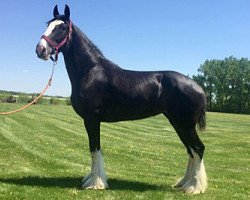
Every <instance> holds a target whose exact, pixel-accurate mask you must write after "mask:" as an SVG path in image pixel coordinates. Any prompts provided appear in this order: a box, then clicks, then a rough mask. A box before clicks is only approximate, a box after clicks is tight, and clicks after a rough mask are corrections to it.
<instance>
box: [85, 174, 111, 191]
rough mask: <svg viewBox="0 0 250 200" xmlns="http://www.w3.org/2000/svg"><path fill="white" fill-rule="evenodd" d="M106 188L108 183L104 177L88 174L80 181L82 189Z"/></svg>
mask: <svg viewBox="0 0 250 200" xmlns="http://www.w3.org/2000/svg"><path fill="white" fill-rule="evenodd" d="M106 188H108V183H107V181H106V179H105V178H104V177H100V176H94V175H93V174H89V175H87V176H85V177H84V178H83V180H82V189H95V190H104V189H106Z"/></svg>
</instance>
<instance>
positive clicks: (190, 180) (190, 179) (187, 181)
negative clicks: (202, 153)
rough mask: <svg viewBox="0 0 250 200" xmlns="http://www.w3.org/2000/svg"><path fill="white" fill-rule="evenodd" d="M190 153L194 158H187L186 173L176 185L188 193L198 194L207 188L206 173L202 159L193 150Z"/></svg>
mask: <svg viewBox="0 0 250 200" xmlns="http://www.w3.org/2000/svg"><path fill="white" fill-rule="evenodd" d="M192 154H193V156H194V158H192V157H190V158H189V161H188V166H187V171H186V174H185V176H184V177H183V178H182V179H181V180H180V181H179V182H177V183H176V187H179V188H180V189H181V190H183V191H184V192H186V193H188V194H200V193H203V192H205V190H206V189H207V174H206V170H205V165H204V161H203V159H200V157H199V155H198V154H197V153H196V152H195V151H193V150H192Z"/></svg>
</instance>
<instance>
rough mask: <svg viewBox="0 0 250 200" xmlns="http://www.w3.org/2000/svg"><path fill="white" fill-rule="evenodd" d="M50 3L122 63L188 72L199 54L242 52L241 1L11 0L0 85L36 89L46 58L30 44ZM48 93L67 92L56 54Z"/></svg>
mask: <svg viewBox="0 0 250 200" xmlns="http://www.w3.org/2000/svg"><path fill="white" fill-rule="evenodd" d="M56 4H57V5H58V7H59V12H60V13H63V10H64V5H65V4H68V5H69V7H70V10H71V20H72V21H73V23H74V24H75V25H77V26H78V27H79V28H80V29H81V30H82V31H83V32H84V33H85V34H86V35H87V36H88V37H89V38H90V39H91V40H92V41H93V42H94V43H95V44H96V45H97V46H98V47H99V49H101V51H102V52H103V54H104V55H105V56H106V57H107V58H108V59H109V60H112V61H113V62H115V63H116V64H118V65H120V66H121V67H122V68H124V69H129V70H137V71H153V70H157V71H158V70H174V71H178V72H180V73H182V74H185V75H189V76H192V75H196V74H197V73H198V71H197V69H198V68H199V67H200V65H201V64H203V63H204V62H205V60H207V59H224V58H225V57H229V56H231V55H233V56H235V57H237V58H242V57H246V58H249V57H250V56H249V54H250V1H249V0H220V1H218V0H209V1H202V0H178V1H174V0H123V1H122V0H71V1H70V0H68V1H66V0H60V1H54V0H50V1H45V0H43V1H41V0H39V1H38V0H25V1H24V0H15V1H2V2H1V6H0V19H1V26H0V44H1V45H0V49H1V50H0V90H11V91H19V92H29V93H33V92H35V93H38V92H40V91H41V90H42V89H43V88H44V87H45V85H46V84H47V81H48V78H49V76H50V73H51V67H52V64H53V63H52V61H43V60H40V59H38V58H37V56H36V54H35V46H36V44H37V43H38V42H39V39H40V37H41V35H42V34H43V33H44V32H45V29H46V22H47V21H48V20H50V19H51V18H52V13H53V8H54V6H55V5H56ZM46 94H48V95H60V96H70V94H71V86H70V82H69V79H68V75H67V72H66V69H65V65H64V60H63V56H62V55H60V56H59V61H58V64H57V65H56V67H55V75H54V78H53V83H52V86H51V87H50V88H49V91H48V92H47V93H46Z"/></svg>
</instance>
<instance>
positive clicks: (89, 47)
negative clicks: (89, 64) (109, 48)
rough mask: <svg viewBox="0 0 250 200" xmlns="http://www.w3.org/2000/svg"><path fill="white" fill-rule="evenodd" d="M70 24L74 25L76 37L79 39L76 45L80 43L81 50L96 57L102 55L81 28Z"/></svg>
mask: <svg viewBox="0 0 250 200" xmlns="http://www.w3.org/2000/svg"><path fill="white" fill-rule="evenodd" d="M72 26H73V27H74V29H75V31H76V34H77V36H78V39H79V40H80V41H78V42H79V43H78V45H81V48H82V50H83V51H87V52H88V53H90V54H91V55H93V56H96V57H104V55H103V53H102V52H101V50H100V49H99V48H98V47H97V46H96V45H95V44H94V43H93V42H92V41H91V40H90V39H89V38H88V37H87V36H86V35H85V34H84V33H83V32H82V31H81V29H79V28H78V27H77V26H75V25H73V24H72Z"/></svg>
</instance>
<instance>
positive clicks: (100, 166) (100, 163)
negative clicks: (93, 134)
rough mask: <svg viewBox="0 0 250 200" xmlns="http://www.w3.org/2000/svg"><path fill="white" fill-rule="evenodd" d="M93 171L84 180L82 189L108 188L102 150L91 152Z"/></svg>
mask: <svg viewBox="0 0 250 200" xmlns="http://www.w3.org/2000/svg"><path fill="white" fill-rule="evenodd" d="M91 158H92V165H91V173H90V174H89V175H87V176H85V177H84V178H83V180H82V189H105V188H108V183H107V176H106V172H105V168H104V160H103V156H102V152H101V150H99V151H95V152H91Z"/></svg>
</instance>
